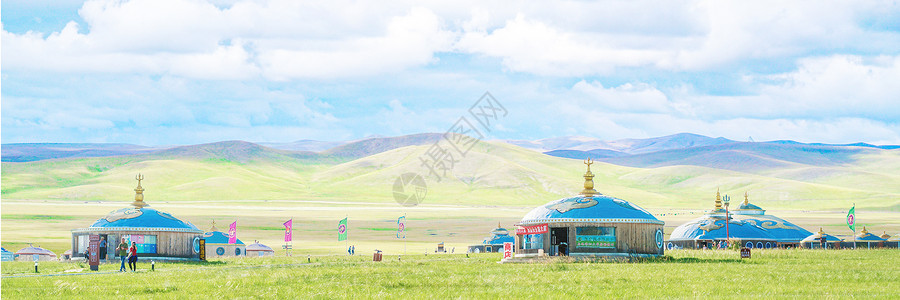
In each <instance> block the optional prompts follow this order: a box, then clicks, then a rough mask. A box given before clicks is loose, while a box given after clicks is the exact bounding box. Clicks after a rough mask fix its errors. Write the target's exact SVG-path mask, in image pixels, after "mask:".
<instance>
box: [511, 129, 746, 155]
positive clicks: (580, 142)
mask: <svg viewBox="0 0 900 300" xmlns="http://www.w3.org/2000/svg"><path fill="white" fill-rule="evenodd" d="M505 142H507V143H510V144H513V145H516V146H519V147H523V148H526V149H532V150H538V151H541V152H545V151H554V150H579V151H595V150H608V151H614V152H622V153H624V154H641V153H650V152H656V151H663V150H671V149H683V148H690V147H699V146H711V145H722V144H730V143H734V142H735V141H732V140H729V139H726V138H722V137H719V138H711V137H707V136H702V135H698V134H692V133H679V134H673V135H667V136H663V137H656V138H649V139H622V140H614V141H603V140H599V139H596V138H590V137H583V136H570V137H557V138H549V139H540V140H535V141H521V140H506V141H505ZM607 153H612V152H607Z"/></svg>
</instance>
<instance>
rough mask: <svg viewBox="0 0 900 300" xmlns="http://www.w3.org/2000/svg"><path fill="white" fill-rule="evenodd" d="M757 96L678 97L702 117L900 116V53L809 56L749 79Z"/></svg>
mask: <svg viewBox="0 0 900 300" xmlns="http://www.w3.org/2000/svg"><path fill="white" fill-rule="evenodd" d="M748 80H749V81H751V82H752V83H751V84H752V85H753V86H754V89H753V90H754V93H755V94H753V95H746V96H708V95H696V94H681V95H672V97H674V98H675V99H678V100H679V102H680V103H681V104H682V105H683V107H687V108H686V109H684V110H685V111H688V112H690V113H689V114H690V115H692V116H696V117H701V118H711V119H725V118H735V117H742V116H743V117H751V118H810V119H816V118H818V119H822V118H871V119H875V120H882V121H889V122H897V120H900V103H898V101H897V99H898V98H897V97H898V95H900V85H898V84H897V82H900V56H878V57H873V58H866V57H860V56H850V55H836V56H829V57H816V58H806V59H801V60H800V61H799V68H798V69H797V70H795V71H790V72H786V73H781V74H774V75H765V76H756V77H750V78H748Z"/></svg>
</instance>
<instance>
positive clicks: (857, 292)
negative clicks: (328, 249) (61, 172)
mask: <svg viewBox="0 0 900 300" xmlns="http://www.w3.org/2000/svg"><path fill="white" fill-rule="evenodd" d="M897 253H898V252H897V250H895V249H894V250H865V251H864V250H830V251H821V250H757V251H755V252H754V253H753V258H751V259H744V260H741V259H740V258H739V255H738V253H737V252H734V251H729V250H721V251H710V250H705V251H703V250H680V251H669V252H667V254H666V256H665V257H663V258H660V259H651V260H645V261H641V262H634V263H570V262H567V261H565V260H550V261H546V262H542V263H534V264H499V263H498V261H499V259H500V254H478V255H472V257H471V258H466V256H464V255H461V254H456V255H428V256H423V255H408V256H403V257H402V260H400V261H398V259H397V256H396V255H394V254H392V253H386V254H385V256H384V261H382V262H371V261H370V260H371V256H370V255H359V256H354V257H350V256H317V257H313V264H309V265H307V264H305V263H306V257H305V256H303V257H290V258H289V257H274V258H231V259H224V260H217V261H211V262H208V263H172V264H163V263H157V264H156V271H149V270H148V269H149V267H150V266H149V264H148V263H146V262H142V263H141V264H140V266H139V268H140V270H139V272H136V273H126V274H120V273H108V274H94V275H82V276H35V277H30V276H31V275H34V273H33V271H34V270H33V264H32V263H30V262H4V263H3V276H4V278H3V280H2V288H3V289H2V296H3V298H4V299H24V298H28V299H36V298H37V299H40V298H45V297H50V298H92V299H97V298H109V297H137V298H188V297H193V296H196V295H205V297H209V298H214V299H217V298H280V299H286V298H302V299H308V298H416V299H420V298H479V299H481V298H497V297H509V298H578V299H586V298H597V297H601V298H640V299H646V298H688V297H690V298H696V297H732V298H733V297H766V298H848V297H854V298H867V299H896V298H897V297H898V296H900V255H898V254H897ZM40 268H41V270H43V271H42V273H41V275H51V274H60V273H63V274H66V273H65V270H70V271H69V273H68V274H71V273H72V272H88V273H89V271H83V270H80V271H79V270H78V269H86V266H85V264H84V263H60V262H42V263H41V266H40ZM117 268H118V266H117V265H102V266H101V272H106V271H110V270H113V271H114V270H116V269H117ZM26 275H27V276H29V277H13V276H26Z"/></svg>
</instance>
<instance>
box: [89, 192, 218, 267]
mask: <svg viewBox="0 0 900 300" xmlns="http://www.w3.org/2000/svg"><path fill="white" fill-rule="evenodd" d="M135 179H137V181H138V185H137V188H135V189H134V191H135V196H134V202H132V203H131V206H132V207H128V208H122V209H117V210H114V211H112V212H110V213H109V214H107V215H106V216H105V217H103V218H100V219H99V220H97V221H96V222H94V224H91V226H90V227H87V228H78V229H73V230H72V255H73V256H74V257H83V256H84V253H85V252H86V251H87V247H88V245H89V242H90V235H92V234H96V235H99V236H100V238H102V239H104V240H106V241H107V247H106V249H105V250H107V251H108V252H107V253H106V255H104V254H103V253H101V255H100V256H101V258H103V257H105V259H107V260H113V259H115V258H116V251H115V250H116V247H117V246H118V245H119V243H120V242H122V240H124V241H125V242H126V243H128V245H129V247H130V246H131V243H132V242H133V243H135V246H136V248H137V253H138V257H141V258H155V259H196V258H198V257H199V256H198V255H199V248H198V247H197V245H198V241H199V238H200V235H201V234H202V233H203V231H202V230H200V229H197V227H196V226H194V224H191V223H190V222H186V221H182V220H179V219H178V218H176V217H174V216H172V215H170V214H169V213H166V212H163V211H159V210H156V209H153V208H150V207H148V206H150V205H149V204H147V203H146V202H144V194H143V192H144V188H143V187H141V180H143V177H142V176H140V175H139V176H138V177H137V178H135ZM103 250H104V249H101V252H102V251H103Z"/></svg>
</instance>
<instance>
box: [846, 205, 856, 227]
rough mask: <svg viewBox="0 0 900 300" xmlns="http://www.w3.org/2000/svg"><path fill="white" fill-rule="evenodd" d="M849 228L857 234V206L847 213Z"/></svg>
mask: <svg viewBox="0 0 900 300" xmlns="http://www.w3.org/2000/svg"><path fill="white" fill-rule="evenodd" d="M847 227H850V230H853V232H854V233H855V232H856V204H854V205H853V207H851V208H850V211H848V212H847Z"/></svg>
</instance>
